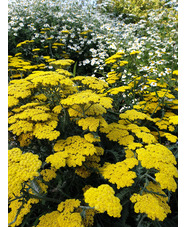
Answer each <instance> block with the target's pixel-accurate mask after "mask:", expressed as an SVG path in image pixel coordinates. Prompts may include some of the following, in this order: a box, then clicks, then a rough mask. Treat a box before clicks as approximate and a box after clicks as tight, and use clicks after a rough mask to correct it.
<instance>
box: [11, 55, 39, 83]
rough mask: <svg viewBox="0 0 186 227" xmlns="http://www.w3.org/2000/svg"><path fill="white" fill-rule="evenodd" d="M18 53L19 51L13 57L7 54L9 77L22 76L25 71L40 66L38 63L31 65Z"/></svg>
mask: <svg viewBox="0 0 186 227" xmlns="http://www.w3.org/2000/svg"><path fill="white" fill-rule="evenodd" d="M19 55H21V53H18V54H16V55H15V56H14V57H13V56H9V58H8V71H9V72H10V79H14V78H23V77H24V76H25V74H26V73H27V72H30V71H32V70H36V69H38V68H40V67H39V65H31V62H30V61H25V60H23V59H22V58H21V57H20V56H19ZM18 56H19V57H18Z"/></svg>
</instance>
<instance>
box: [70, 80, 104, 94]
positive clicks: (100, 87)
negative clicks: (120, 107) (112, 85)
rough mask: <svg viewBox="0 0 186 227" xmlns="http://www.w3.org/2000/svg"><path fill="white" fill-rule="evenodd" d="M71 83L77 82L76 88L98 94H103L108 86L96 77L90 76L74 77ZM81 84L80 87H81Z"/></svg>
mask: <svg viewBox="0 0 186 227" xmlns="http://www.w3.org/2000/svg"><path fill="white" fill-rule="evenodd" d="M73 81H75V82H78V87H79V88H80V87H81V88H86V89H92V90H95V91H96V92H98V93H103V91H104V90H105V89H106V88H108V84H107V83H106V82H105V81H103V80H100V79H98V78H96V77H91V76H76V77H75V78H74V79H73ZM81 84H82V85H81Z"/></svg>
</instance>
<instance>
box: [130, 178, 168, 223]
mask: <svg viewBox="0 0 186 227" xmlns="http://www.w3.org/2000/svg"><path fill="white" fill-rule="evenodd" d="M147 190H148V192H144V193H143V194H142V195H139V194H136V193H135V194H133V195H132V197H131V198H130V200H131V202H132V203H135V205H134V210H135V212H136V213H146V214H147V216H148V217H149V218H151V219H152V220H155V219H158V220H160V221H163V220H164V219H165V218H166V217H167V214H168V213H171V210H170V207H169V205H168V204H167V201H168V197H166V194H165V193H164V192H163V191H162V190H161V187H160V186H159V185H156V184H154V183H152V182H151V183H150V184H149V185H148V187H147ZM156 193H160V194H161V195H157V194H156Z"/></svg>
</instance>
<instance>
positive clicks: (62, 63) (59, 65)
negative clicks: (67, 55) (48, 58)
mask: <svg viewBox="0 0 186 227" xmlns="http://www.w3.org/2000/svg"><path fill="white" fill-rule="evenodd" d="M73 63H74V61H73V60H71V59H60V60H56V61H52V62H50V63H49V64H50V65H52V66H54V67H55V68H56V69H66V68H67V67H69V66H71V65H72V64H73Z"/></svg>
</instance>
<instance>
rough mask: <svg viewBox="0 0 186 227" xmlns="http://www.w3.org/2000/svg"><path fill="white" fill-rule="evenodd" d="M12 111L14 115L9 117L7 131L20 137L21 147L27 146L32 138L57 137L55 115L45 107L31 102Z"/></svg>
mask: <svg viewBox="0 0 186 227" xmlns="http://www.w3.org/2000/svg"><path fill="white" fill-rule="evenodd" d="M14 111H15V112H16V113H15V114H14V115H12V116H10V117H9V124H10V127H9V130H10V131H12V132H13V133H14V134H16V135H17V136H20V137H19V141H20V143H21V146H22V145H23V146H25V145H27V144H29V143H30V140H31V139H32V138H33V136H35V137H37V138H38V139H49V140H54V139H56V138H57V137H58V136H59V134H60V132H58V131H56V130H54V129H55V128H56V126H57V124H58V118H57V115H56V114H54V113H52V112H51V111H50V108H48V107H47V106H44V105H40V104H39V103H36V102H33V103H27V104H26V105H23V106H21V107H20V108H17V109H13V110H12V112H14ZM25 133H26V134H25ZM27 140H28V141H27Z"/></svg>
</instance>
